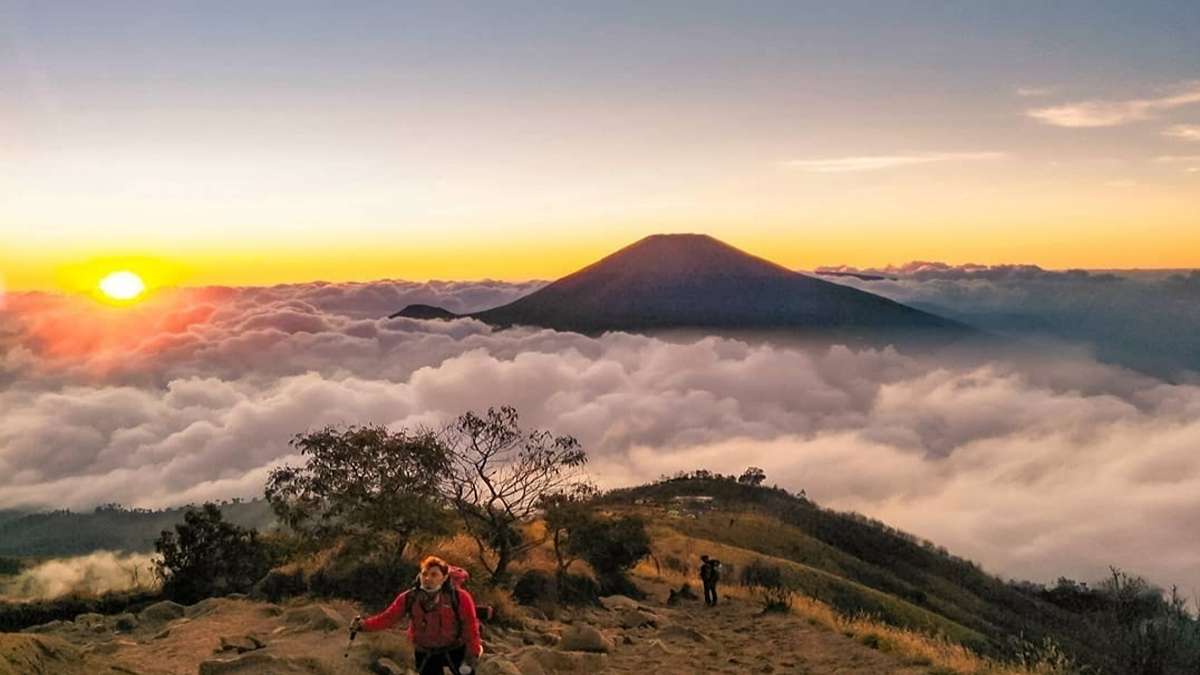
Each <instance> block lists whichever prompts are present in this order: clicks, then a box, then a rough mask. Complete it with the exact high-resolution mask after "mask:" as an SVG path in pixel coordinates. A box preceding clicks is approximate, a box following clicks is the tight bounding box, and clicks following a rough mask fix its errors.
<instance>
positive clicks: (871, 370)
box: [0, 265, 1200, 588]
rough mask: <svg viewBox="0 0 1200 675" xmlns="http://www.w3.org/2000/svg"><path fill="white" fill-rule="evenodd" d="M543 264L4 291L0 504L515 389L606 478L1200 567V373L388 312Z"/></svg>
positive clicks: (193, 495)
mask: <svg viewBox="0 0 1200 675" xmlns="http://www.w3.org/2000/svg"><path fill="white" fill-rule="evenodd" d="M1072 274H1074V273H1054V272H1047V271H1045V270H1038V269H1037V268H1030V267H1011V268H984V269H976V270H974V271H971V270H965V269H957V268H951V267H948V266H936V265H934V266H929V265H925V266H917V268H916V269H911V270H909V271H908V272H907V276H906V278H904V279H900V280H897V281H892V282H886V283H887V284H890V285H889V286H887V288H888V289H889V290H890V292H892V293H899V292H905V293H909V294H910V295H914V296H916V295H919V294H922V293H924V294H925V296H927V297H929V298H940V301H942V302H947V300H946V298H955V299H956V301H959V302H961V303H963V305H964V306H965V305H969V304H970V303H972V302H977V301H980V300H986V301H987V302H989V303H991V304H990V305H986V306H988V307H991V308H993V309H994V310H995V311H997V312H999V311H1000V310H1001V309H1002V308H1004V307H1006V306H1009V303H1013V302H1018V303H1019V302H1023V301H1024V300H1022V297H1024V296H1036V295H1037V294H1038V289H1044V285H1045V284H1060V285H1061V286H1064V287H1067V288H1070V287H1071V284H1079V285H1081V288H1083V289H1088V288H1093V289H1094V288H1097V287H1103V288H1112V289H1118V291H1119V292H1118V293H1117V295H1118V296H1119V297H1124V296H1121V295H1120V293H1123V292H1127V291H1124V290H1123V289H1125V287H1126V285H1127V284H1128V283H1129V282H1126V281H1123V280H1119V279H1109V275H1090V274H1089V275H1075V277H1078V279H1075V278H1074V277H1072V276H1071V275H1072ZM1072 279H1074V280H1072ZM855 283H857V282H855ZM863 283H867V282H863ZM870 283H871V284H878V283H884V282H870ZM1136 283H1139V284H1141V283H1151V284H1155V285H1156V286H1154V288H1158V289H1160V290H1161V289H1162V288H1166V287H1170V286H1171V285H1179V287H1180V288H1181V289H1182V290H1181V292H1187V293H1191V295H1190V297H1191V298H1192V302H1193V304H1192V305H1191V306H1192V307H1195V304H1194V301H1195V298H1196V297H1197V292H1198V290H1200V289H1198V288H1197V287H1198V286H1200V277H1198V276H1196V275H1191V276H1185V277H1169V278H1167V279H1160V280H1156V281H1153V282H1141V281H1139V282H1136ZM1021 284H1028V285H1029V286H1027V287H1025V286H1022V285H1021ZM1105 284H1107V286H1105ZM536 286H537V284H524V285H513V284H503V283H493V282H483V283H430V284H410V283H406V282H396V281H388V282H378V283H370V284H344V285H333V284H298V285H289V286H277V287H266V288H205V289H185V290H179V291H164V292H162V293H160V294H159V296H158V297H157V298H152V299H150V300H148V301H147V302H145V303H143V304H142V305H139V306H137V307H134V308H128V309H127V311H126V312H125V313H123V314H120V315H119V316H120V317H121V318H120V320H117V319H116V318H115V317H116V316H117V315H115V314H114V315H112V316H109V317H107V319H106V320H104V321H99V320H97V321H89V320H86V319H80V318H78V317H80V316H85V317H86V316H88V314H87V312H95V311H101V310H98V309H97V308H95V307H86V306H81V304H82V303H84V302H86V301H82V300H78V299H73V298H66V297H62V296H55V295H48V294H12V295H10V297H9V303H8V310H9V311H6V312H5V313H4V314H3V315H0V354H2V360H0V382H3V384H4V386H3V387H2V388H0V448H2V450H0V508H3V507H16V506H47V507H64V506H65V507H72V508H86V507H88V506H91V505H94V504H98V503H105V502H113V501H117V502H123V503H125V504H128V505H136V506H144V507H159V506H167V505H173V504H179V503H185V502H189V501H200V500H204V499H217V498H227V497H234V496H257V495H260V494H261V490H262V483H263V480H264V479H265V477H266V474H267V473H268V471H269V470H270V469H271V467H273V466H275V465H277V464H278V463H279V462H281V461H287V460H289V459H290V460H292V461H295V460H296V458H295V457H290V449H289V448H288V446H287V441H288V439H289V438H290V437H291V436H292V435H293V434H295V433H297V432H301V431H303V430H305V429H307V428H313V427H316V426H320V425H323V424H327V423H365V422H378V423H386V424H389V425H396V426H400V425H419V424H427V425H439V424H441V423H443V422H445V421H448V420H449V419H451V418H452V417H453V416H455V415H457V414H459V413H461V412H463V411H464V410H466V409H469V408H470V409H481V408H484V407H486V406H488V405H498V404H503V403H509V404H513V405H515V406H517V408H518V409H519V410H520V411H521V414H522V418H523V421H524V423H526V424H528V425H532V426H537V427H544V428H551V429H553V430H555V431H557V432H561V433H569V434H573V435H576V436H577V437H579V438H580V440H581V441H582V442H583V443H584V445H585V447H586V448H587V449H588V450H589V451H590V452H591V454H592V457H593V461H592V464H591V470H592V473H593V474H594V476H595V478H596V479H597V480H598V481H599V482H601V483H602V484H604V485H607V486H613V485H620V484H628V483H631V482H635V481H644V480H647V479H652V478H655V477H657V476H658V475H659V474H661V473H670V472H673V471H676V470H688V469H693V468H698V467H707V468H709V469H712V470H716V471H721V472H727V473H728V472H735V471H740V470H741V469H743V468H745V466H747V465H750V464H757V465H759V466H762V467H763V468H765V469H766V470H767V473H768V476H769V478H768V480H769V482H778V483H779V484H780V485H781V486H784V487H787V488H789V489H792V490H798V489H802V488H803V489H805V490H807V492H808V494H809V495H810V496H811V497H813V498H814V499H816V500H817V501H818V502H820V503H822V504H825V505H828V506H832V507H835V508H852V509H856V510H860V511H862V512H864V513H866V514H868V515H871V516H874V517H878V518H880V519H883V520H885V521H886V522H888V523H889V524H892V525H895V526H897V527H900V528H903V529H906V530H909V531H911V532H913V533H915V534H918V535H920V536H924V537H927V538H930V539H932V540H934V541H936V542H937V543H938V544H941V545H944V546H946V547H947V548H949V549H950V550H952V551H954V552H956V553H960V554H963V555H967V556H970V557H974V558H976V559H978V560H980V561H981V562H982V563H983V564H984V565H985V566H987V567H988V568H989V569H991V570H993V571H996V572H999V573H1003V574H1008V575H1014V576H1020V577H1030V578H1035V579H1041V580H1047V579H1053V578H1056V577H1057V576H1058V575H1060V574H1065V575H1068V576H1072V575H1073V576H1078V577H1082V578H1092V577H1095V576H1098V575H1100V574H1101V573H1102V572H1103V571H1104V570H1105V566H1106V565H1108V564H1118V565H1121V566H1124V567H1128V568H1130V569H1133V570H1136V571H1138V572H1141V573H1144V574H1147V575H1149V576H1150V577H1151V578H1153V579H1155V580H1157V581H1159V582H1161V583H1171V582H1177V583H1180V584H1181V585H1182V586H1183V587H1184V588H1190V587H1195V586H1200V577H1197V576H1196V570H1197V569H1200V566H1198V565H1200V552H1197V551H1196V550H1195V547H1194V545H1193V542H1192V541H1191V540H1190V539H1189V537H1190V534H1189V535H1185V533H1184V530H1183V528H1185V527H1187V525H1185V524H1186V523H1192V522H1196V520H1197V519H1198V518H1200V466H1198V464H1200V458H1197V457H1196V454H1195V443H1196V439H1198V438H1200V387H1198V386H1196V385H1195V384H1186V383H1178V384H1171V383H1168V382H1165V381H1163V380H1161V379H1157V378H1154V377H1151V376H1147V375H1143V374H1139V373H1136V372H1133V371H1131V370H1127V369H1123V368H1119V367H1115V366H1108V365H1102V364H1100V363H1097V362H1095V361H1093V360H1091V359H1090V358H1088V357H1086V356H1085V355H1083V354H1081V353H1079V352H1076V353H1074V354H1073V355H1072V354H1070V353H1067V352H1063V351H1054V352H1043V353H1041V354H1038V355H1029V356H1026V357H1020V358H1004V359H996V358H991V355H978V356H975V357H968V358H958V359H947V358H944V357H943V358H938V359H934V358H932V357H925V356H914V355H907V354H901V353H897V352H895V351H893V350H890V349H888V350H882V351H876V350H866V351H852V350H849V349H847V348H844V347H833V348H831V349H823V350H814V349H803V348H798V347H788V346H780V345H769V344H760V345H751V344H747V343H745V342H741V341H737V340H731V339H722V338H716V337H709V338H705V339H702V340H699V341H696V342H694V343H673V342H666V341H663V340H659V339H655V338H651V337H646V336H639V335H629V334H623V333H614V334H607V335H605V336H603V337H601V338H599V339H592V338H587V337H584V336H581V335H578V334H573V333H560V332H555V331H550V330H536V329H518V330H510V331H501V332H494V331H492V330H491V329H489V328H488V327H487V326H485V325H483V324H481V323H479V322H476V321H473V320H467V319H463V320H457V321H452V322H426V321H416V320H409V319H392V320H389V319H384V318H379V317H382V316H385V315H386V314H388V313H390V312H392V311H394V310H396V309H399V308H400V307H402V306H403V305H404V304H408V303H410V302H429V303H431V304H440V305H443V306H448V307H451V308H452V309H456V310H471V309H477V308H480V307H482V306H484V305H487V304H493V303H500V302H505V301H507V300H508V299H511V298H512V297H515V296H517V295H520V294H523V293H527V292H529V291H530V290H531V289H532V288H533V287H536ZM867 288H870V289H871V290H875V289H876V288H877V286H873V285H868V286H867ZM931 288H936V289H940V291H939V292H940V295H938V294H936V293H933V292H931V291H930V290H929V289H931ZM1144 293H1145V294H1144V295H1138V294H1137V293H1134V295H1133V296H1131V298H1130V299H1129V300H1127V301H1123V302H1129V303H1134V302H1135V301H1136V300H1137V299H1138V298H1140V299H1141V300H1142V301H1148V299H1149V298H1151V297H1152V294H1151V293H1150V292H1149V291H1146V292H1144ZM1064 302H1065V301H1064ZM985 304H986V303H985ZM1121 306H1124V305H1120V304H1118V305H1117V307H1121ZM1046 307H1047V309H1046V311H1050V308H1051V307H1052V306H1051V305H1046ZM1138 310H1139V311H1141V312H1145V311H1147V307H1145V306H1139V307H1138ZM103 311H108V310H103ZM1161 311H1162V312H1163V313H1166V312H1167V310H1166V309H1162V310H1161ZM80 312H83V314H80ZM1113 312H1114V313H1113V314H1110V315H1109V320H1114V321H1115V319H1116V315H1115V312H1116V309H1114V310H1113ZM1189 532H1190V531H1189ZM1118 543H1119V544H1120V545H1117V544H1118Z"/></svg>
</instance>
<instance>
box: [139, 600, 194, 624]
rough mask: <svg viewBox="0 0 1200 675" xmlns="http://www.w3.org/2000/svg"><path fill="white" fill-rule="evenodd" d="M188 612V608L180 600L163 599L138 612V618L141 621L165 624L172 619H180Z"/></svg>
mask: <svg viewBox="0 0 1200 675" xmlns="http://www.w3.org/2000/svg"><path fill="white" fill-rule="evenodd" d="M186 613H187V608H186V607H184V606H183V605H181V604H179V603H178V602H171V601H170V600H163V601H162V602H156V603H154V604H153V605H150V606H149V607H147V608H146V609H143V610H142V611H140V612H138V615H137V618H138V621H139V622H141V623H149V624H164V623H167V622H168V621H170V620H172V619H178V618H180V617H182V616H183V615H184V614H186Z"/></svg>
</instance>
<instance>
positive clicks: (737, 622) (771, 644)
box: [610, 587, 929, 675]
mask: <svg viewBox="0 0 1200 675" xmlns="http://www.w3.org/2000/svg"><path fill="white" fill-rule="evenodd" d="M647 590H652V591H657V592H652V597H651V598H649V599H648V601H643V602H642V603H641V604H642V605H643V606H645V607H647V608H649V609H652V610H654V611H655V612H656V613H657V614H659V615H660V616H662V617H663V618H664V619H665V620H666V621H668V622H669V624H667V625H675V626H680V627H685V628H691V629H694V630H695V631H698V632H699V633H701V634H702V635H703V636H704V637H706V638H707V640H705V641H702V642H697V641H695V640H693V639H690V638H688V637H686V636H675V635H672V633H673V632H674V631H672V630H663V627H662V626H660V627H650V626H646V627H642V628H636V629H626V630H624V631H623V632H625V633H626V634H628V635H629V636H630V638H631V639H632V640H633V644H632V645H628V644H622V643H621V642H620V641H618V644H617V648H616V649H615V650H614V652H613V653H612V655H611V656H610V665H611V670H610V672H613V673H647V674H648V673H681V674H682V673H813V674H816V673H822V674H823V673H856V674H861V675H871V674H875V673H904V674H909V673H911V674H913V675H916V674H918V673H920V674H922V675H924V674H925V673H928V672H929V669H928V668H927V667H920V666H907V665H905V664H904V663H902V662H901V661H900V660H899V659H898V658H896V657H895V656H892V655H889V654H884V653H881V652H879V651H877V650H874V649H871V648H870V647H867V646H865V645H863V644H861V643H859V642H857V641H855V640H852V639H850V638H847V637H845V636H843V635H841V634H839V633H835V632H833V631H830V630H828V629H826V628H824V627H821V626H814V625H811V624H809V623H808V622H806V621H804V620H803V619H801V618H800V617H797V616H791V615H782V614H770V615H765V616H764V615H762V614H761V611H760V609H759V608H758V607H756V606H755V605H753V604H751V603H748V602H746V601H744V600H740V599H737V598H725V599H723V600H722V602H721V603H720V604H719V605H718V606H717V607H706V606H705V605H704V603H703V602H699V601H685V602H684V603H683V604H681V605H679V606H678V607H674V608H670V607H665V606H663V605H662V604H661V603H659V602H656V601H655V599H656V598H661V597H663V596H664V595H666V590H665V587H664V588H660V589H652V588H648V589H647Z"/></svg>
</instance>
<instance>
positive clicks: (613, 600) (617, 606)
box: [600, 595, 638, 611]
mask: <svg viewBox="0 0 1200 675" xmlns="http://www.w3.org/2000/svg"><path fill="white" fill-rule="evenodd" d="M600 604H601V605H604V608H605V609H609V610H613V611H617V610H621V609H637V608H638V601H637V600H634V599H633V598H631V597H629V596H625V595H606V596H604V597H602V598H600Z"/></svg>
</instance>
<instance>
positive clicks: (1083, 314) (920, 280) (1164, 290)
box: [818, 158, 1200, 381]
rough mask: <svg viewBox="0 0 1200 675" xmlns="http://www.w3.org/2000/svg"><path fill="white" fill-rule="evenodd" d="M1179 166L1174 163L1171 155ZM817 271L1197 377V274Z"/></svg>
mask: <svg viewBox="0 0 1200 675" xmlns="http://www.w3.org/2000/svg"><path fill="white" fill-rule="evenodd" d="M1173 159H1182V158H1173ZM818 271H830V272H843V273H845V272H850V273H862V274H869V275H878V276H885V277H888V278H886V279H882V280H863V279H860V278H856V277H850V276H841V277H833V276H830V277H826V278H828V279H830V280H831V281H837V282H839V283H844V284H847V285H850V286H854V287H855V288H860V289H862V290H865V291H869V292H871V293H878V294H879V295H883V296H886V297H889V298H891V299H893V300H896V301H899V302H903V303H906V304H910V305H913V306H916V307H920V308H921V309H925V310H928V311H931V312H934V313H936V314H941V315H943V316H948V317H951V318H956V319H959V320H962V321H966V322H967V323H971V324H973V325H976V326H979V327H981V328H985V329H988V330H992V331H995V332H999V333H1004V334H1008V335H1015V336H1021V337H1023V338H1036V339H1041V340H1057V341H1067V342H1069V343H1072V344H1078V345H1083V346H1086V347H1088V348H1089V349H1091V350H1093V351H1094V353H1095V354H1096V355H1097V356H1098V357H1100V358H1101V359H1103V360H1105V361H1110V362H1113V363H1117V364H1121V365H1125V366H1128V367H1131V368H1136V369H1141V370H1145V371H1147V372H1150V373H1153V374H1155V375H1157V376H1159V377H1164V378H1167V379H1170V380H1171V381H1197V380H1198V379H1200V343H1198V342H1197V341H1196V340H1195V338H1194V336H1195V335H1197V334H1200V304H1198V303H1200V270H1177V271H1172V270H1166V271H1146V272H1128V271H1125V272H1096V271H1090V272H1089V271H1085V270H1067V271H1055V270H1046V269H1042V268H1041V267H1038V266H1036V265H971V264H968V265H947V264H945V263H939V262H912V263H908V264H906V265H901V266H888V267H883V268H865V269H858V268H854V267H847V266H843V267H825V268H819V270H818Z"/></svg>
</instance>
